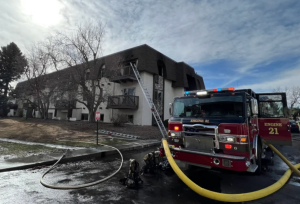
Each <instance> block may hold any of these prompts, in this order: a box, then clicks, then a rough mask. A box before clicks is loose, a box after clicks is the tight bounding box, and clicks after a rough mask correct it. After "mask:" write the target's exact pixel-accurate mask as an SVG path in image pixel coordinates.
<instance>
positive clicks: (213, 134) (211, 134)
mask: <svg viewBox="0 0 300 204" xmlns="http://www.w3.org/2000/svg"><path fill="white" fill-rule="evenodd" d="M182 132H183V133H186V134H197V135H200V134H202V135H209V136H215V135H216V134H215V133H206V132H187V131H182ZM187 137H188V136H187Z"/></svg>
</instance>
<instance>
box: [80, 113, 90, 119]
mask: <svg viewBox="0 0 300 204" xmlns="http://www.w3.org/2000/svg"><path fill="white" fill-rule="evenodd" d="M81 120H89V114H81Z"/></svg>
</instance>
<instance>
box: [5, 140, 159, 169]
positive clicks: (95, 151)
mask: <svg viewBox="0 0 300 204" xmlns="http://www.w3.org/2000/svg"><path fill="white" fill-rule="evenodd" d="M0 141H5V142H14V143H21V144H26V145H43V146H47V147H52V148H59V149H65V150H66V152H67V153H66V156H65V157H64V158H63V159H62V160H61V163H66V162H70V161H77V160H84V159H91V158H97V157H103V156H105V155H112V154H118V152H117V151H116V150H113V149H112V148H110V147H107V146H102V145H100V144H99V147H97V148H81V147H73V146H64V145H55V144H44V143H34V142H24V141H20V140H10V139H2V138H0ZM160 144H161V141H159V140H134V141H132V142H128V143H125V144H116V145H111V146H114V147H116V148H118V149H119V150H120V151H121V152H122V153H123V152H126V151H130V150H139V149H142V148H147V147H152V146H153V147H154V146H157V147H158V146H159V145H160ZM61 156H62V154H58V153H52V154H47V155H46V154H40V155H32V156H28V157H21V158H13V159H3V158H0V172H4V171H13V170H21V169H28V168H33V167H37V166H45V165H52V164H54V163H55V162H56V161H57V160H58V159H59V158H60V157H61Z"/></svg>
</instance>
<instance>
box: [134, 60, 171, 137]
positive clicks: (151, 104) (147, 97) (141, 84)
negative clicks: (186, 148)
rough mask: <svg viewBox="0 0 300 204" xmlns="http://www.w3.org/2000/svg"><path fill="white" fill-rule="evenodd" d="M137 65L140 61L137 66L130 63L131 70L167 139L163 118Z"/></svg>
mask: <svg viewBox="0 0 300 204" xmlns="http://www.w3.org/2000/svg"><path fill="white" fill-rule="evenodd" d="M137 65H138V60H137V61H136V64H134V63H130V66H131V68H132V70H133V73H134V75H135V77H136V79H137V81H138V82H139V85H140V87H141V89H142V91H143V94H144V96H145V97H146V99H147V102H148V105H149V107H150V109H151V112H152V113H153V117H154V119H155V121H156V123H157V126H158V128H159V130H160V132H161V134H162V136H163V137H164V138H166V136H167V130H166V128H165V126H164V123H163V121H162V120H161V118H160V116H159V113H158V111H157V109H156V107H155V105H154V103H153V101H152V98H151V96H150V94H149V92H148V90H147V88H146V86H145V84H144V82H143V80H142V79H141V76H140V73H139V71H138V69H137Z"/></svg>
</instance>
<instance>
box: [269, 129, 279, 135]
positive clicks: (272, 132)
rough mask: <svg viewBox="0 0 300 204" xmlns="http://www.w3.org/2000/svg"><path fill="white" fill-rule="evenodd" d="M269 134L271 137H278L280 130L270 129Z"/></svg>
mask: <svg viewBox="0 0 300 204" xmlns="http://www.w3.org/2000/svg"><path fill="white" fill-rule="evenodd" d="M269 134H270V135H278V134H279V133H278V129H277V128H269Z"/></svg>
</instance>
